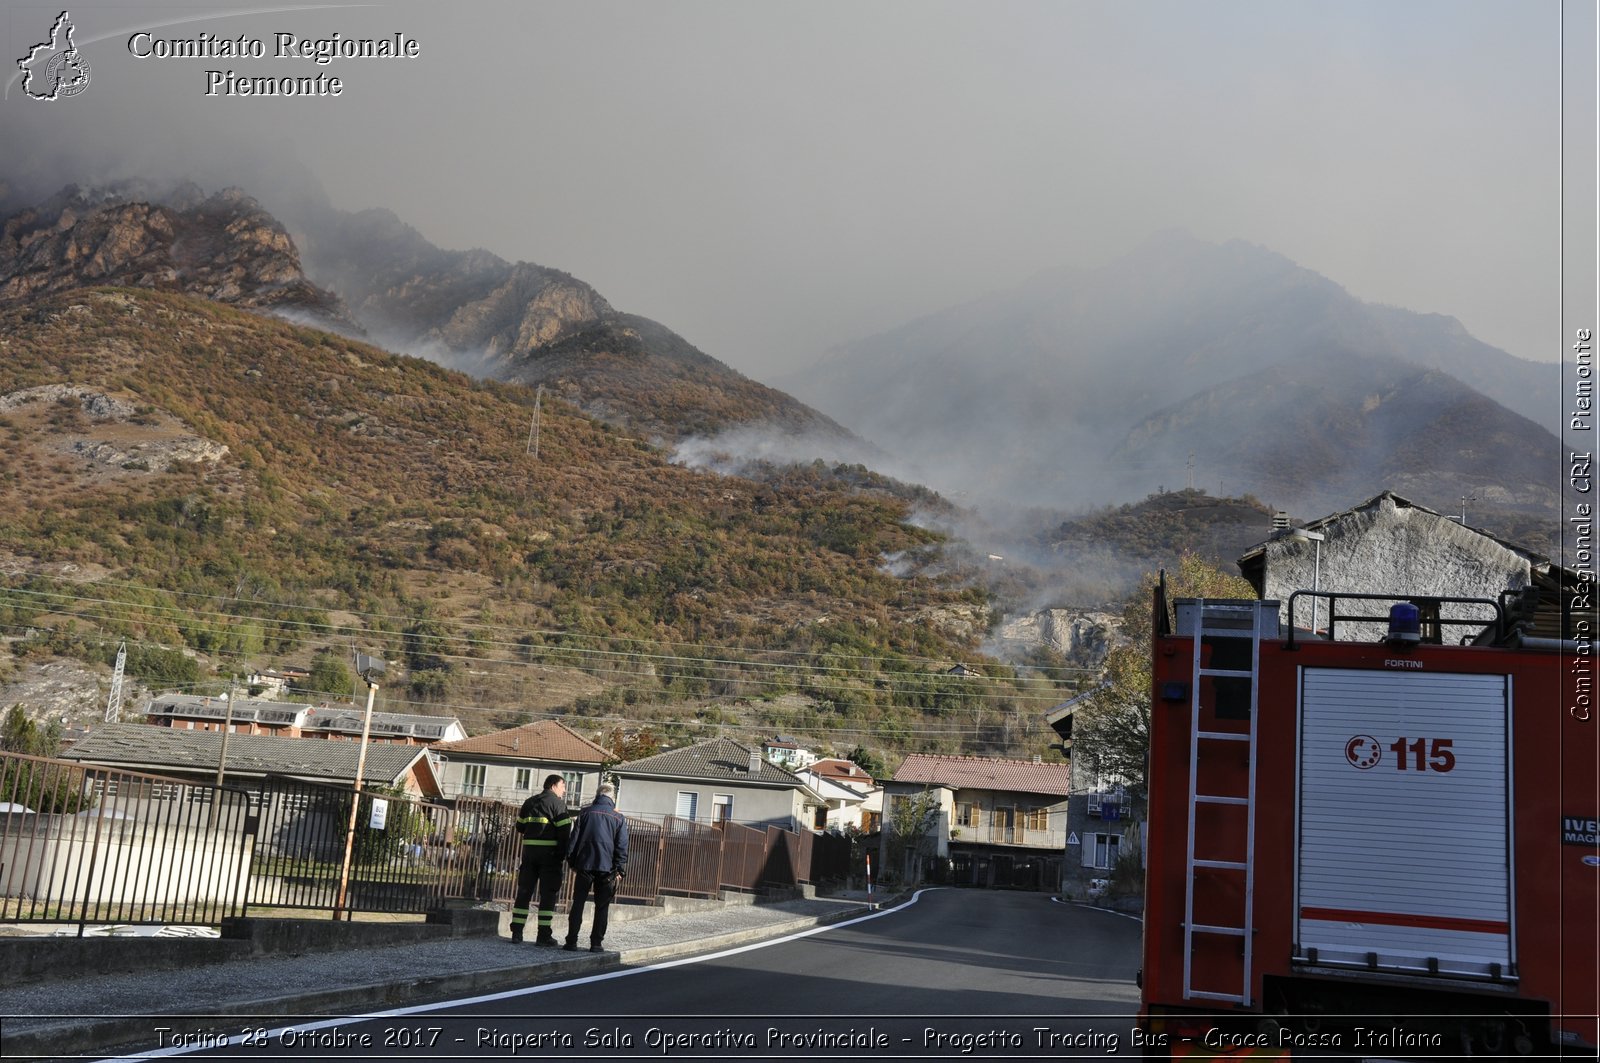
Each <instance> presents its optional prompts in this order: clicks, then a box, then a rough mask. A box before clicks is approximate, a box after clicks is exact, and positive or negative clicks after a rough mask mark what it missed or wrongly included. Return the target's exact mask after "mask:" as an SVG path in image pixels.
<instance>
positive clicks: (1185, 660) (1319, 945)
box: [1140, 589, 1600, 1059]
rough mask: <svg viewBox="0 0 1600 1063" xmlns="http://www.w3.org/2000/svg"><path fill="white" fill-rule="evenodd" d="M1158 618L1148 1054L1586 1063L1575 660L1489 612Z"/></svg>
mask: <svg viewBox="0 0 1600 1063" xmlns="http://www.w3.org/2000/svg"><path fill="white" fill-rule="evenodd" d="M1312 602H1316V603H1317V606H1318V610H1319V612H1320V614H1321V616H1322V617H1324V618H1325V620H1326V628H1327V632H1326V633H1325V634H1320V635H1313V634H1311V633H1309V632H1306V631H1299V632H1297V631H1296V629H1295V613H1296V611H1299V613H1300V616H1301V618H1302V619H1304V618H1305V617H1306V616H1307V613H1309V612H1310V608H1309V607H1310V604H1311V603H1312ZM1389 603H1393V609H1392V615H1391V614H1385V613H1384V609H1385V608H1386V607H1387V606H1388V605H1389ZM1155 604H1156V609H1155V616H1156V631H1155V638H1154V642H1153V646H1154V673H1153V680H1154V682H1153V702H1152V712H1151V723H1150V758H1149V772H1148V777H1149V780H1150V784H1149V817H1148V836H1147V839H1146V845H1145V853H1146V865H1147V867H1146V879H1145V929H1144V965H1143V969H1142V971H1141V973H1140V987H1141V991H1142V1002H1141V1007H1140V1024H1141V1027H1142V1031H1143V1034H1144V1037H1143V1040H1144V1041H1145V1042H1146V1043H1147V1044H1148V1043H1152V1042H1153V1043H1154V1045H1155V1046H1156V1047H1155V1050H1154V1051H1152V1052H1151V1054H1152V1055H1160V1056H1171V1057H1174V1058H1179V1057H1185V1056H1205V1055H1208V1054H1209V1055H1218V1054H1221V1055H1225V1056H1226V1055H1252V1056H1258V1057H1259V1056H1270V1057H1274V1058H1285V1057H1287V1056H1293V1057H1296V1058H1298V1057H1299V1056H1301V1055H1312V1056H1314V1055H1319V1054H1322V1053H1331V1054H1335V1055H1342V1056H1344V1057H1346V1058H1386V1059H1388V1058H1407V1059H1409V1058H1417V1057H1426V1056H1430V1055H1454V1056H1461V1055H1483V1056H1489V1057H1511V1056H1517V1055H1527V1054H1534V1053H1539V1054H1547V1053H1555V1054H1560V1055H1562V1056H1565V1055H1568V1054H1572V1055H1573V1056H1574V1057H1576V1056H1578V1055H1580V1054H1582V1053H1585V1052H1587V1053H1588V1054H1589V1055H1590V1057H1591V1058H1592V1056H1593V1052H1594V1046H1595V1045H1596V1043H1597V1040H1600V1038H1597V1036H1596V1011H1597V1006H1600V1004H1597V1002H1600V984H1597V967H1600V955H1597V947H1600V928H1597V920H1596V912H1597V909H1600V890H1597V883H1600V847H1597V845H1596V829H1597V826H1596V820H1597V819H1600V801H1597V789H1596V762H1597V759H1600V738H1597V733H1600V722H1597V721H1596V720H1595V718H1594V716H1593V713H1592V712H1591V702H1592V699H1593V696H1594V686H1593V676H1594V668H1595V658H1594V657H1593V656H1592V654H1591V647H1590V644H1589V642H1588V640H1587V639H1584V638H1578V639H1574V640H1572V641H1560V640H1555V639H1533V638H1527V637H1524V636H1523V635H1522V634H1521V631H1520V627H1519V625H1518V624H1516V623H1514V622H1511V621H1509V620H1508V617H1510V616H1512V615H1514V614H1515V613H1516V611H1517V610H1516V609H1515V608H1513V606H1514V605H1517V604H1521V605H1523V607H1524V608H1525V607H1526V599H1524V600H1523V602H1522V603H1518V602H1517V601H1516V599H1515V598H1514V597H1513V596H1509V595H1503V596H1502V598H1501V600H1500V601H1483V600H1476V599H1448V598H1424V597H1415V598H1407V597H1406V596H1404V595H1396V596H1393V597H1390V598H1383V599H1380V598H1378V597H1377V596H1374V595H1343V594H1327V593H1321V594H1316V595H1311V594H1309V593H1308V592H1298V593H1296V594H1295V595H1293V596H1291V598H1290V601H1289V604H1288V616H1287V617H1286V618H1285V619H1286V621H1287V623H1286V625H1285V626H1286V628H1287V630H1286V631H1280V620H1279V616H1280V603H1279V602H1276V601H1235V600H1228V601H1221V600H1215V599H1212V600H1205V599H1180V600H1178V601H1176V602H1175V603H1174V605H1175V607H1176V608H1175V611H1174V612H1175V615H1174V616H1172V617H1169V616H1168V613H1167V603H1166V601H1165V594H1164V591H1163V590H1161V589H1158V590H1157V592H1156V603H1155ZM1452 627H1457V628H1458V630H1457V631H1450V629H1451V628H1452ZM1462 628H1464V629H1465V637H1462V633H1461V631H1460V630H1459V629H1462ZM1446 632H1448V634H1446ZM1336 635H1343V636H1344V637H1343V638H1339V637H1335V636H1336ZM1447 641H1456V642H1467V641H1471V642H1472V643H1473V644H1470V645H1469V644H1451V645H1447V644H1446V642H1447Z"/></svg>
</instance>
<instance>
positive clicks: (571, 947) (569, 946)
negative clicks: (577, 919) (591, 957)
mask: <svg viewBox="0 0 1600 1063" xmlns="http://www.w3.org/2000/svg"><path fill="white" fill-rule="evenodd" d="M561 951H562V952H577V951H578V943H577V942H576V941H569V942H567V943H566V944H565V945H563V946H561Z"/></svg>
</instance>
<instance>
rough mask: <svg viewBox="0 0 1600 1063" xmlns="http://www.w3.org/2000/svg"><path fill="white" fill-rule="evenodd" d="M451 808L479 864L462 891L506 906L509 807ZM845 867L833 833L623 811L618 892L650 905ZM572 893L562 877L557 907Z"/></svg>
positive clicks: (846, 858) (475, 802)
mask: <svg viewBox="0 0 1600 1063" xmlns="http://www.w3.org/2000/svg"><path fill="white" fill-rule="evenodd" d="M456 811H457V814H458V823H459V824H460V825H461V827H460V828H459V829H458V837H459V838H460V840H461V841H462V842H463V843H464V847H465V848H467V849H468V850H469V851H471V852H472V853H474V854H475V856H474V858H473V859H474V860H475V862H476V864H477V865H478V866H479V867H480V868H481V869H483V872H482V874H480V875H479V876H478V878H477V880H476V883H475V885H474V886H473V887H472V888H469V889H468V890H467V891H466V893H465V894H464V895H465V896H470V897H476V898H477V899H479V900H486V901H487V900H494V901H501V902H507V903H509V902H510V901H511V900H512V899H513V898H514V897H515V896H516V890H517V866H518V862H519V861H520V860H521V839H520V836H519V835H517V833H516V831H515V829H514V824H515V822H516V813H517V810H516V808H515V807H513V806H511V805H506V804H501V803H500V802H497V801H486V800H482V799H477V798H462V799H460V800H458V801H457V802H456ZM462 830H464V831H466V832H467V833H465V834H461V833H460V831H462ZM850 872H851V868H850V841H849V839H847V838H844V837H842V836H839V835H835V834H812V833H809V832H808V833H803V834H796V833H794V832H793V831H787V830H783V829H781V828H779V827H768V828H766V829H764V830H763V829H758V828H754V827H747V826H745V825H743V824H740V823H722V824H718V825H715V826H712V825H709V824H705V823H695V822H692V821H690V820H684V819H679V818H677V817H676V816H664V817H662V818H661V819H659V820H654V819H644V818H641V817H638V816H629V817H628V874H627V877H626V878H624V879H623V880H622V882H621V883H620V884H619V886H618V889H617V896H618V898H619V899H621V900H630V901H642V902H649V901H652V900H654V899H655V898H656V897H660V896H684V897H714V896H716V895H717V893H718V892H720V891H721V890H725V889H726V890H738V891H743V892H748V893H754V892H757V891H760V890H764V889H782V888H792V887H795V886H799V885H807V884H811V885H814V884H817V883H821V882H837V881H843V880H844V879H845V878H846V877H847V876H848V875H849V874H850ZM571 892H572V881H571V877H570V876H569V877H568V879H567V880H566V882H564V883H563V884H562V889H561V902H562V905H563V907H565V904H566V902H567V900H568V899H569V898H570V896H571Z"/></svg>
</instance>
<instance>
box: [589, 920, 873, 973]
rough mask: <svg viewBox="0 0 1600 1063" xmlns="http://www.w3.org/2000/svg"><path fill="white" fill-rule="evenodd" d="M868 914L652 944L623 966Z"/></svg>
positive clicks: (626, 956) (624, 959)
mask: <svg viewBox="0 0 1600 1063" xmlns="http://www.w3.org/2000/svg"><path fill="white" fill-rule="evenodd" d="M866 914H867V908H866V906H865V905H862V906H861V908H860V909H859V910H846V911H840V912H829V913H828V914H827V915H804V916H797V917H795V918H794V919H789V920H786V921H785V922H782V923H773V924H771V925H769V926H758V927H751V928H750V929H749V930H732V931H729V932H728V933H725V934H711V935H708V936H706V937H703V938H696V939H695V940H693V941H680V942H674V943H672V944H669V945H648V946H645V947H644V948H637V949H629V950H627V951H626V952H623V953H620V954H619V957H620V959H619V966H620V965H621V964H635V963H654V962H655V961H656V960H664V959H676V958H677V957H680V956H692V955H694V954H695V953H698V952H716V951H718V950H719V949H731V948H734V947H736V946H739V945H747V944H749V943H750V942H752V941H765V940H766V939H767V938H775V937H783V936H784V935H785V934H794V933H797V932H799V931H801V930H810V929H811V928H812V927H817V926H830V925H832V924H834V923H842V922H844V921H845V920H847V919H854V918H856V917H857V916H861V915H866Z"/></svg>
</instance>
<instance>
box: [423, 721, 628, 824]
mask: <svg viewBox="0 0 1600 1063" xmlns="http://www.w3.org/2000/svg"><path fill="white" fill-rule="evenodd" d="M434 752H435V753H436V754H438V756H439V759H440V760H441V761H442V762H443V767H442V769H441V776H442V778H443V781H444V791H445V796H446V797H485V798H489V799H491V800H495V801H504V802H506V803H507V804H511V805H520V804H521V803H522V802H523V801H526V800H527V799H528V798H529V797H531V796H533V795H534V794H536V793H538V792H539V791H540V790H542V789H544V780H545V777H546V776H548V775H560V776H563V777H564V778H565V779H566V780H567V797H566V801H567V807H568V808H580V807H582V806H583V804H584V803H585V802H586V801H588V800H589V799H590V798H591V797H593V796H594V792H595V788H596V787H597V786H599V785H600V782H601V779H600V772H601V769H602V767H604V766H605V765H606V764H607V763H610V762H611V761H614V760H616V759H617V758H616V757H615V756H614V755H612V753H611V752H610V751H609V750H607V749H605V748H604V747H603V746H600V745H597V744H595V743H594V742H591V741H589V740H588V739H587V738H585V737H583V736H582V735H581V734H579V733H578V732H576V731H574V730H573V729H572V728H570V727H567V726H566V725H564V724H560V723H557V722H556V721H555V720H538V721H536V722H534V723H530V724H524V725H523V726H521V727H513V728H510V729H509V730H505V731H495V732H493V733H492V734H486V735H479V736H477V737H476V738H465V739H462V740H461V741H459V742H443V743H440V744H439V745H437V746H434Z"/></svg>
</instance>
